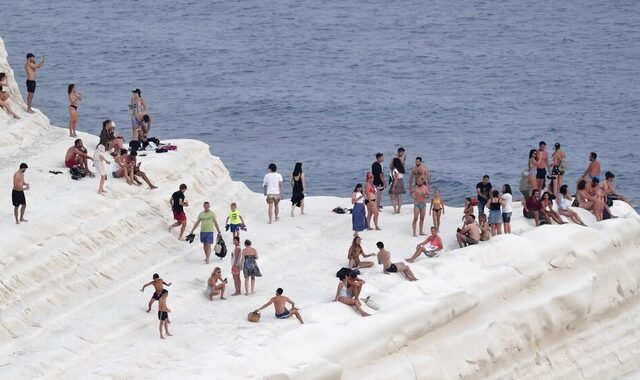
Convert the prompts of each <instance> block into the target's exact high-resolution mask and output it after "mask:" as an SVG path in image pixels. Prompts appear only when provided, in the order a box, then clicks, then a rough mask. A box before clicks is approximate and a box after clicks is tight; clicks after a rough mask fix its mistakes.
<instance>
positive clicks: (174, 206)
mask: <svg viewBox="0 0 640 380" xmlns="http://www.w3.org/2000/svg"><path fill="white" fill-rule="evenodd" d="M185 191H187V185H185V184H184V183H183V184H181V185H180V189H179V190H178V191H176V192H175V193H173V194H172V195H171V199H169V204H170V205H171V211H173V219H175V221H176V222H175V223H173V224H172V225H170V226H169V232H171V230H172V229H173V228H174V227H178V226H180V235H178V240H184V238H183V237H182V236H183V235H184V230H185V228H187V215H186V214H185V213H184V207H187V206H189V202H188V201H187V200H185V199H184V192H185Z"/></svg>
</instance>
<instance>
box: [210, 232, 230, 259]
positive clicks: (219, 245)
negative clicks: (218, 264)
mask: <svg viewBox="0 0 640 380" xmlns="http://www.w3.org/2000/svg"><path fill="white" fill-rule="evenodd" d="M213 251H214V252H215V253H216V256H218V257H219V258H223V257H225V256H226V255H227V245H226V244H225V243H224V240H222V236H220V235H218V239H217V240H216V245H215V247H213Z"/></svg>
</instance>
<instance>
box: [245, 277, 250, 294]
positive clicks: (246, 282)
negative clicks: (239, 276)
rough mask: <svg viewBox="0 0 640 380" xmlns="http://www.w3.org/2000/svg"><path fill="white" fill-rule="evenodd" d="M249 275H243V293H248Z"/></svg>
mask: <svg viewBox="0 0 640 380" xmlns="http://www.w3.org/2000/svg"><path fill="white" fill-rule="evenodd" d="M249 280H250V279H249V276H244V295H246V296H248V295H249Z"/></svg>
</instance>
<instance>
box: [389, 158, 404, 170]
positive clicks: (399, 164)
mask: <svg viewBox="0 0 640 380" xmlns="http://www.w3.org/2000/svg"><path fill="white" fill-rule="evenodd" d="M391 165H392V166H393V168H394V169H396V170H397V171H398V172H399V173H400V174H404V165H402V160H400V159H399V158H398V157H396V158H394V159H393V161H392V162H391Z"/></svg>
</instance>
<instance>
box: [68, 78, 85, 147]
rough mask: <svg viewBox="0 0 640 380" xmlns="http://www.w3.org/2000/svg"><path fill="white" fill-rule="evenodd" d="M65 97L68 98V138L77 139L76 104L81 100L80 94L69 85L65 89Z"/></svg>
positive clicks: (73, 85) (73, 86) (74, 87)
mask: <svg viewBox="0 0 640 380" xmlns="http://www.w3.org/2000/svg"><path fill="white" fill-rule="evenodd" d="M67 96H68V97H69V136H70V137H77V135H76V130H77V129H78V104H79V103H80V101H81V100H82V94H80V93H79V92H78V91H76V85H75V84H73V83H71V84H70V85H69V87H67Z"/></svg>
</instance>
